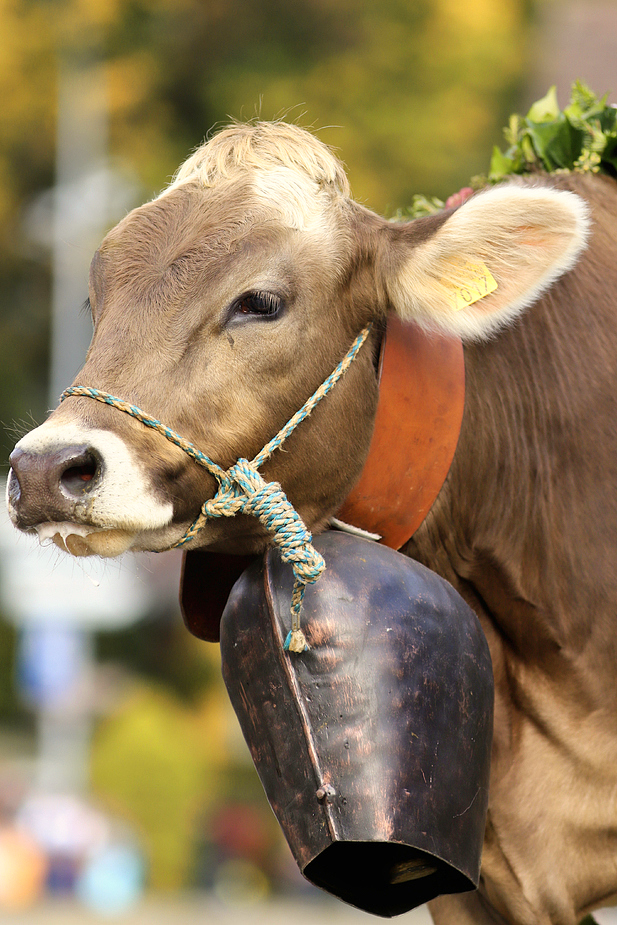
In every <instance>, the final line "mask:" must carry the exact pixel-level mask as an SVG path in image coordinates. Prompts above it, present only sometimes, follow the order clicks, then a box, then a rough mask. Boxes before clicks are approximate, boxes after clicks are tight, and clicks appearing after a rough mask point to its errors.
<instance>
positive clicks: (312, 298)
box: [8, 123, 617, 925]
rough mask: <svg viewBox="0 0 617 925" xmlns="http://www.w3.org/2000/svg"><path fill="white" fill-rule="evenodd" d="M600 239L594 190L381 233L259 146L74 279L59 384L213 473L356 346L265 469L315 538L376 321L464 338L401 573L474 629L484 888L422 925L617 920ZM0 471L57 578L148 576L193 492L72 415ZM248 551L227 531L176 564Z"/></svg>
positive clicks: (367, 215) (189, 175) (610, 440)
mask: <svg viewBox="0 0 617 925" xmlns="http://www.w3.org/2000/svg"><path fill="white" fill-rule="evenodd" d="M589 213H591V216H592V222H591V224H590V222H589ZM616 220H617V186H616V185H615V183H614V181H613V180H611V179H609V178H606V177H597V176H578V175H569V176H560V177H558V178H546V177H537V178H533V179H525V180H515V181H512V182H511V183H507V184H505V185H503V186H500V187H496V188H493V189H489V190H486V191H483V192H481V193H479V194H477V195H475V196H473V197H472V198H471V199H469V200H468V201H467V202H466V203H464V204H463V205H462V206H461V207H460V208H458V209H451V210H448V211H446V212H444V213H442V214H439V215H436V216H431V217H427V218H424V219H420V220H417V221H415V222H411V223H408V224H395V223H390V222H387V221H385V220H383V219H381V218H379V217H378V216H376V215H375V214H373V213H371V212H369V211H367V210H366V209H365V208H363V207H361V206H359V205H358V204H356V203H354V202H353V201H352V200H351V199H350V198H349V190H348V186H347V181H346V178H345V175H344V173H343V171H342V168H341V166H340V164H339V163H338V162H337V161H336V159H335V158H334V157H333V156H332V155H331V153H330V152H329V151H328V150H327V149H326V148H325V147H324V146H323V145H321V143H319V142H318V141H317V140H316V139H314V138H313V137H312V136H311V135H308V134H307V133H305V132H303V131H302V130H300V129H298V128H296V127H294V126H289V125H285V124H273V125H270V124H263V123H258V124H255V125H251V126H236V127H233V128H231V129H229V130H226V131H224V132H222V133H221V134H219V135H218V136H216V137H214V138H213V139H212V140H211V141H210V142H209V143H208V144H207V145H205V146H203V147H202V148H200V149H199V150H198V151H197V152H196V154H194V155H193V156H192V157H191V158H190V159H189V160H188V161H187V162H186V164H185V165H184V166H183V167H182V168H181V170H180V172H179V174H178V176H177V177H176V179H175V181H174V182H173V183H172V184H171V186H170V187H169V188H168V189H167V190H165V191H164V193H163V194H162V195H161V196H160V197H159V198H158V199H156V200H155V201H154V202H151V203H148V204H146V205H144V206H142V207H141V208H139V209H136V210H135V211H134V212H132V213H131V214H130V215H128V216H127V218H125V219H124V220H123V221H122V222H121V223H120V224H119V225H118V226H117V227H116V228H115V229H113V231H111V232H110V234H109V235H108V236H107V237H106V239H105V240H104V242H103V244H102V245H101V247H100V249H99V251H98V252H97V254H96V256H95V258H94V260H93V263H92V270H91V280H90V303H91V307H92V315H93V319H94V337H93V340H92V345H91V347H90V351H89V353H88V357H87V360H86V364H85V366H84V368H83V370H82V371H81V372H80V373H79V375H78V377H77V379H76V384H81V385H88V386H95V387H97V388H99V389H103V390H105V391H108V392H111V393H113V394H115V395H117V396H119V397H120V398H123V399H127V400H129V401H131V402H134V403H135V404H137V405H139V406H140V407H142V408H143V409H145V410H146V411H147V412H149V413H150V414H152V415H154V416H156V417H157V418H159V419H160V420H162V421H164V422H165V423H166V424H167V425H169V426H170V427H172V428H173V429H174V430H176V431H178V432H180V433H181V434H182V435H183V436H185V437H187V438H188V439H190V440H191V441H192V442H193V443H195V444H196V445H197V446H198V447H200V448H201V449H203V450H204V451H205V452H207V453H208V455H209V456H210V457H211V458H212V459H214V460H215V461H216V462H217V463H219V464H221V465H222V466H224V467H227V466H229V465H231V464H232V463H233V462H234V461H235V460H236V459H237V458H238V457H239V456H245V457H248V458H251V456H252V455H253V454H254V453H256V452H257V451H258V450H259V449H260V448H261V447H262V446H263V444H264V443H265V442H266V441H267V440H268V439H269V438H270V437H271V436H272V435H273V434H274V433H275V432H276V431H277V430H278V429H279V427H280V426H281V425H282V424H283V423H284V422H285V421H286V420H287V419H288V418H289V417H290V416H291V414H292V413H293V412H294V411H295V410H296V409H297V408H298V407H299V406H300V405H301V404H302V402H303V401H304V400H305V399H306V398H307V396H308V395H309V394H310V393H311V392H312V390H314V389H315V388H316V387H317V385H318V384H319V383H320V382H322V381H323V379H324V378H325V377H326V376H327V375H328V374H329V372H330V371H331V370H332V369H333V368H334V366H335V365H336V363H337V362H338V361H339V360H340V358H341V357H342V356H343V355H344V354H345V352H346V351H347V349H348V347H349V345H350V344H351V342H352V340H353V339H354V337H355V336H356V335H357V333H358V332H359V331H360V330H361V329H362V328H363V326H364V325H365V324H366V323H367V322H368V321H371V320H372V321H373V322H374V326H373V329H372V332H371V335H370V341H369V343H368V346H367V345H365V347H364V348H363V350H362V351H361V352H360V354H359V355H358V358H357V359H356V361H355V362H354V363H353V364H352V366H351V368H350V369H349V371H348V373H347V374H346V376H345V377H344V378H343V379H342V380H341V381H340V382H339V384H338V385H337V386H336V388H335V389H334V390H333V391H332V393H331V394H330V395H329V396H328V397H327V398H326V399H325V400H324V401H323V402H322V403H321V404H320V405H319V406H318V407H317V409H316V410H315V411H314V412H313V414H312V416H311V417H310V418H309V419H308V420H307V421H305V422H304V423H303V424H302V425H301V426H300V427H299V428H298V429H297V430H296V431H295V432H294V434H293V435H292V436H291V437H290V438H289V440H288V441H287V443H286V445H285V448H284V449H285V452H280V451H277V452H276V453H275V454H274V455H273V456H272V458H271V459H270V460H269V461H268V462H267V463H266V464H265V466H264V467H263V474H264V476H265V477H266V478H273V479H277V480H278V481H280V482H281V483H282V485H283V487H284V488H285V490H286V492H287V494H288V496H289V498H290V499H291V500H292V502H293V503H294V505H295V506H296V508H297V510H298V511H299V513H300V514H301V516H302V517H303V518H304V520H305V521H306V523H307V524H308V525H309V526H310V527H311V528H312V529H314V530H321V529H323V528H324V527H325V526H326V525H327V523H328V518H329V517H330V516H331V515H332V514H333V513H334V512H336V511H337V509H338V508H339V506H340V504H341V502H342V500H343V499H344V498H345V497H346V495H347V494H348V492H349V491H350V489H351V487H352V485H353V484H354V482H355V480H356V479H357V478H358V475H359V473H360V471H361V468H362V465H363V461H364V458H365V456H366V453H367V448H368V445H369V442H370V437H371V429H372V422H373V417H374V414H375V407H376V401H377V393H378V388H377V380H376V373H375V364H374V357H375V355H376V353H377V350H378V342H379V337H380V332H381V330H382V328H383V320H384V319H385V318H386V316H387V315H388V313H389V312H394V313H398V314H399V315H400V316H401V317H403V318H404V319H407V320H414V321H416V322H417V323H418V324H420V325H422V326H423V327H424V328H426V329H428V330H438V331H442V332H443V331H445V332H452V333H458V334H460V335H461V336H462V337H463V339H464V341H465V363H466V376H467V393H466V395H467V397H466V406H465V413H464V418H463V425H462V430H461V435H460V439H459V443H458V448H457V451H456V454H455V458H454V461H453V464H452V467H451V470H450V473H449V476H448V478H447V481H446V483H445V485H444V487H443V489H442V490H441V492H440V494H439V497H438V498H437V501H436V502H435V504H434V505H433V507H432V509H431V511H430V514H429V515H428V516H427V517H426V519H425V521H424V523H423V524H422V526H421V527H420V528H419V529H418V530H417V532H416V533H415V535H414V537H413V539H412V540H411V541H410V542H409V543H408V544H407V545H406V547H405V550H404V551H405V552H406V553H408V554H409V555H410V556H413V557H415V558H417V559H418V560H420V561H421V562H423V563H425V564H427V565H429V566H430V567H431V568H432V569H433V570H435V571H436V572H438V573H439V574H440V575H442V576H444V577H445V578H446V579H447V580H448V581H450V582H451V583H452V584H453V585H454V587H455V588H456V589H457V590H458V591H459V592H460V593H461V594H462V595H463V597H464V598H465V599H466V600H467V601H468V602H469V603H470V604H471V606H472V607H473V608H474V609H475V610H476V612H477V613H478V615H479V617H480V619H481V621H482V624H483V627H484V630H485V632H486V635H487V638H488V640H489V644H490V647H491V651H492V658H493V663H494V671H495V681H496V719H495V739H494V753H493V760H492V776H491V791H490V801H489V817H488V823H487V832H486V841H485V849H484V856H483V874H482V882H481V887H480V890H479V891H478V892H477V893H472V894H465V895H464V896H461V897H443V898H441V899H439V900H437V901H436V902H435V903H434V904H433V908H432V911H433V915H434V918H435V921H436V922H437V923H440V925H446V923H447V925H465V923H475V925H478V923H484V925H487V923H496V922H502V921H506V922H510V923H517V925H538V923H552V925H575V923H576V922H577V921H578V920H579V919H580V918H581V917H582V916H583V915H584V914H585V913H586V912H588V911H589V910H590V909H592V908H594V907H596V906H599V905H606V904H607V903H609V902H610V901H611V898H613V897H615V896H617V719H616V716H617V703H616V700H617V697H616V695H615V687H614V683H613V679H614V676H615V665H616V664H617V651H616V650H617V639H616V635H617V634H616V633H615V619H614V606H615V601H616V600H617V567H616V566H617V557H616V554H617V493H616V490H615V487H616V485H617V427H616V425H615V421H617V381H616V378H615V370H616V369H617V324H616V322H615V311H614V309H615V300H616V297H615V293H616V292H617V242H616V240H615V222H616ZM589 229H591V230H590V231H589ZM588 233H589V234H590V237H589V246H588V247H587V248H586V249H585V246H586V243H587V237H588ZM575 264H576V266H575ZM470 266H471V267H477V266H485V267H487V268H488V269H489V270H490V272H491V274H492V276H493V277H494V279H495V281H496V283H497V288H496V289H495V290H494V291H492V292H490V293H489V294H488V295H486V296H485V297H484V298H482V299H480V300H478V301H477V302H475V303H474V304H472V305H470V306H467V307H464V308H463V309H462V310H458V311H457V310H455V308H454V307H453V304H452V285H453V281H454V282H456V280H458V281H459V282H460V281H461V280H463V281H464V280H465V278H466V275H468V274H469V272H470V270H469V267H470ZM574 266H575V269H574V270H572V268H573V267H574ZM569 271H572V272H569ZM532 303H535V304H533V307H532V308H530V310H529V311H527V312H523V310H524V309H525V308H526V307H527V306H530V305H531V304H532ZM401 452H404V448H403V447H401ZM12 464H13V474H12V476H11V478H10V482H9V489H8V494H9V509H10V512H11V517H12V519H13V521H14V523H15V524H16V526H17V527H19V528H20V529H21V530H26V531H30V532H32V531H36V532H38V534H39V537H40V538H41V539H43V538H45V537H49V536H53V537H55V539H56V542H57V543H58V544H59V545H61V546H65V547H66V548H67V549H68V550H69V551H70V552H72V553H74V554H76V555H86V554H92V553H97V554H100V555H116V554H118V553H121V552H123V551H124V550H126V549H153V550H161V549H165V548H167V547H169V546H170V545H171V544H172V543H174V542H176V541H177V540H178V539H179V538H180V537H181V536H182V535H183V533H184V531H185V530H186V529H187V527H188V526H189V524H190V523H191V522H192V521H193V520H194V518H195V516H196V514H197V512H198V510H199V508H200V505H201V503H202V502H203V500H204V499H205V498H208V497H210V496H211V495H212V494H213V492H214V490H215V483H214V480H213V478H212V477H211V476H210V475H209V474H208V473H207V472H206V471H204V470H203V469H201V468H199V467H198V466H197V465H195V464H194V463H193V462H192V461H191V460H190V459H189V458H188V457H187V456H186V455H184V453H183V452H182V451H181V450H180V449H178V448H176V447H175V446H173V445H171V444H170V443H168V442H167V441H165V440H164V439H163V438H162V437H161V436H160V435H159V434H157V433H154V432H152V431H149V430H147V429H146V428H144V427H143V425H142V424H140V423H139V422H137V421H135V420H133V419H132V418H129V417H127V416H126V415H123V414H119V413H118V412H117V411H116V410H114V409H112V408H109V407H106V406H105V405H101V404H99V403H97V402H93V401H91V400H88V399H85V398H71V399H70V400H68V401H65V402H64V404H62V405H61V406H60V407H59V408H58V409H57V410H56V411H54V412H53V414H52V415H51V416H50V418H49V419H48V420H47V421H46V422H45V423H44V424H43V425H42V426H41V427H39V428H37V429H36V430H34V431H32V432H31V433H30V434H28V435H27V436H26V437H24V438H23V439H22V440H21V441H20V442H19V444H18V446H17V448H16V450H15V451H14V453H13V456H12ZM266 541H267V538H266V536H265V534H264V532H263V530H262V529H261V527H260V526H259V525H258V524H257V522H256V521H255V520H253V519H252V518H248V517H246V516H238V517H236V518H231V519H227V518H225V519H219V520H214V521H210V522H209V523H208V524H207V525H206V526H205V527H204V529H203V530H202V531H201V532H200V533H199V534H198V536H197V538H196V539H195V540H193V541H192V543H191V546H192V547H195V546H199V545H203V546H208V547H210V548H212V549H219V550H230V551H236V552H247V551H257V550H259V549H260V548H261V547H262V546H263V545H264V543H265V542H266Z"/></svg>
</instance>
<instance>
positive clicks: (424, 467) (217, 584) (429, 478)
mask: <svg viewBox="0 0 617 925" xmlns="http://www.w3.org/2000/svg"><path fill="white" fill-rule="evenodd" d="M464 403H465V365H464V359H463V346H462V343H461V341H460V340H459V339H458V338H452V337H445V336H442V335H436V334H435V335H429V334H426V333H425V332H424V331H422V330H421V329H420V328H418V327H417V326H416V325H414V324H404V323H403V322H401V321H399V320H398V318H394V317H393V318H391V319H390V320H389V321H388V327H387V330H386V333H385V335H384V340H383V342H382V348H381V358H380V386H379V402H378V406H377V414H376V417H375V427H374V431H373V438H372V441H371V445H370V448H369V452H368V456H367V458H366V462H365V464H364V469H363V470H362V474H361V475H360V479H359V480H358V482H357V483H356V485H355V487H354V488H353V489H352V491H351V492H350V494H349V496H348V497H347V499H346V500H345V502H344V504H343V506H342V508H341V509H340V511H339V512H338V514H337V517H338V518H339V519H340V520H342V521H344V522H345V523H348V524H352V525H353V526H355V527H360V528H361V529H363V530H367V531H368V532H370V533H378V534H379V535H380V536H381V537H382V539H381V542H382V543H383V544H384V545H385V546H390V547H391V548H393V549H400V547H401V546H402V545H403V544H404V543H406V542H407V540H409V539H411V537H412V536H413V534H414V533H415V531H416V530H417V529H418V527H419V526H420V524H421V523H422V521H423V520H424V518H425V517H426V515H427V514H428V512H429V510H430V508H431V506H432V504H433V502H434V501H435V499H436V497H437V495H438V494H439V492H440V490H441V487H442V485H443V483H444V481H445V479H446V476H447V474H448V472H449V470H450V466H451V464H452V459H453V457H454V452H455V450H456V444H457V441H458V436H459V433H460V428H461V422H462V419H463V407H464ZM250 561H252V557H247V556H232V555H228V554H223V553H212V552H205V551H204V552H202V551H201V550H199V549H196V550H189V551H188V552H185V553H184V562H183V569H182V578H181V583H180V604H181V609H182V615H183V617H184V621H185V623H186V626H187V628H188V629H189V630H190V631H191V633H193V635H195V636H197V637H198V638H200V639H205V640H207V641H208V642H218V639H219V622H220V618H221V615H222V613H223V610H224V607H225V604H226V602H227V597H228V596H229V592H230V591H231V589H232V587H233V585H234V583H235V582H236V580H237V579H238V578H239V577H240V575H241V574H242V572H243V571H244V569H245V568H246V567H247V565H248V564H249V562H250Z"/></svg>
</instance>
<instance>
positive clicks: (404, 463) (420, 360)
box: [337, 317, 465, 549]
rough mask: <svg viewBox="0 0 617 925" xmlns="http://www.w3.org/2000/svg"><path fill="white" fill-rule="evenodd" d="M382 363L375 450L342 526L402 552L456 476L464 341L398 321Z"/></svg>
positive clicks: (392, 323)
mask: <svg viewBox="0 0 617 925" xmlns="http://www.w3.org/2000/svg"><path fill="white" fill-rule="evenodd" d="M381 356H382V360H381V378H380V385H379V404H378V406H377V414H376V417H375V429H374V431H373V438H372V441H371V446H370V448H369V452H368V456H367V458H366V462H365V464H364V469H363V470H362V474H361V475H360V479H359V481H358V482H357V483H356V485H355V487H354V488H353V489H352V491H351V493H350V494H349V495H348V497H347V499H346V500H345V502H344V504H343V506H342V508H341V509H340V511H339V512H338V514H337V518H338V519H339V520H342V521H344V522H345V523H348V524H352V525H353V526H354V527H360V528H361V529H363V530H367V531H368V532H369V533H377V534H379V535H380V536H381V537H382V539H381V542H382V543H383V544H384V545H385V546H390V547H391V548H392V549H400V548H401V546H402V545H403V544H404V543H406V542H407V540H409V539H411V537H412V536H413V535H414V533H415V532H416V530H417V529H418V527H419V526H420V524H421V523H422V521H423V520H424V518H425V517H426V515H427V514H428V512H429V510H430V509H431V507H432V505H433V502H434V501H435V499H436V497H437V495H438V494H439V492H440V490H441V487H442V485H443V483H444V482H445V480H446V476H447V474H448V472H449V471H450V466H451V465H452V460H453V458H454V452H455V450H456V444H457V442H458V437H459V433H460V430H461V422H462V420H463V408H464V404H465V363H464V358H463V345H462V342H461V340H460V339H459V338H454V337H445V336H443V335H437V334H434V335H429V334H426V333H425V332H424V331H422V329H421V328H419V327H417V325H415V324H404V323H403V322H402V321H399V319H398V318H394V317H393V318H391V319H390V320H389V321H388V327H387V330H386V334H385V343H384V344H383V345H382V353H381Z"/></svg>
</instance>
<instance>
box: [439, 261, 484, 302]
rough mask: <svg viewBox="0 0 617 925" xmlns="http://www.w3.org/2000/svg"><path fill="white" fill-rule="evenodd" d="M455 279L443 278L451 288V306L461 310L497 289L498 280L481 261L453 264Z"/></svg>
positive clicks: (445, 283) (448, 287)
mask: <svg viewBox="0 0 617 925" xmlns="http://www.w3.org/2000/svg"><path fill="white" fill-rule="evenodd" d="M453 271H454V272H453V277H454V278H453V279H442V280H441V282H442V283H443V285H444V286H445V287H446V288H447V289H448V290H449V297H450V298H449V301H450V308H453V309H454V311H455V312H460V311H461V310H462V309H463V308H467V306H468V305H473V303H474V302H478V301H479V300H480V299H483V298H484V297H485V296H487V295H490V294H491V292H494V291H495V289H497V282H496V280H495V277H494V276H493V274H492V273H491V271H490V270H489V268H488V267H487V266H486V265H485V264H483V263H481V262H480V261H478V262H475V263H472V262H471V261H466V262H463V263H461V264H458V265H456V266H453Z"/></svg>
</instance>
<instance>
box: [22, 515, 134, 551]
mask: <svg viewBox="0 0 617 925" xmlns="http://www.w3.org/2000/svg"><path fill="white" fill-rule="evenodd" d="M36 532H37V534H38V538H39V542H40V543H41V544H43V543H45V541H46V540H49V539H51V540H52V541H53V542H54V543H55V545H56V546H57V547H58V548H59V549H61V550H62V551H63V552H68V553H69V554H70V555H71V556H77V557H81V556H101V557H102V558H104V559H111V558H114V557H115V556H120V555H122V553H123V552H126V551H127V550H128V549H130V548H131V547H132V546H133V543H134V541H135V534H134V533H130V532H129V531H128V530H112V529H110V530H106V529H93V528H91V527H84V526H82V525H81V524H71V523H64V524H54V523H48V524H41V525H39V526H38V527H37V528H36Z"/></svg>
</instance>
